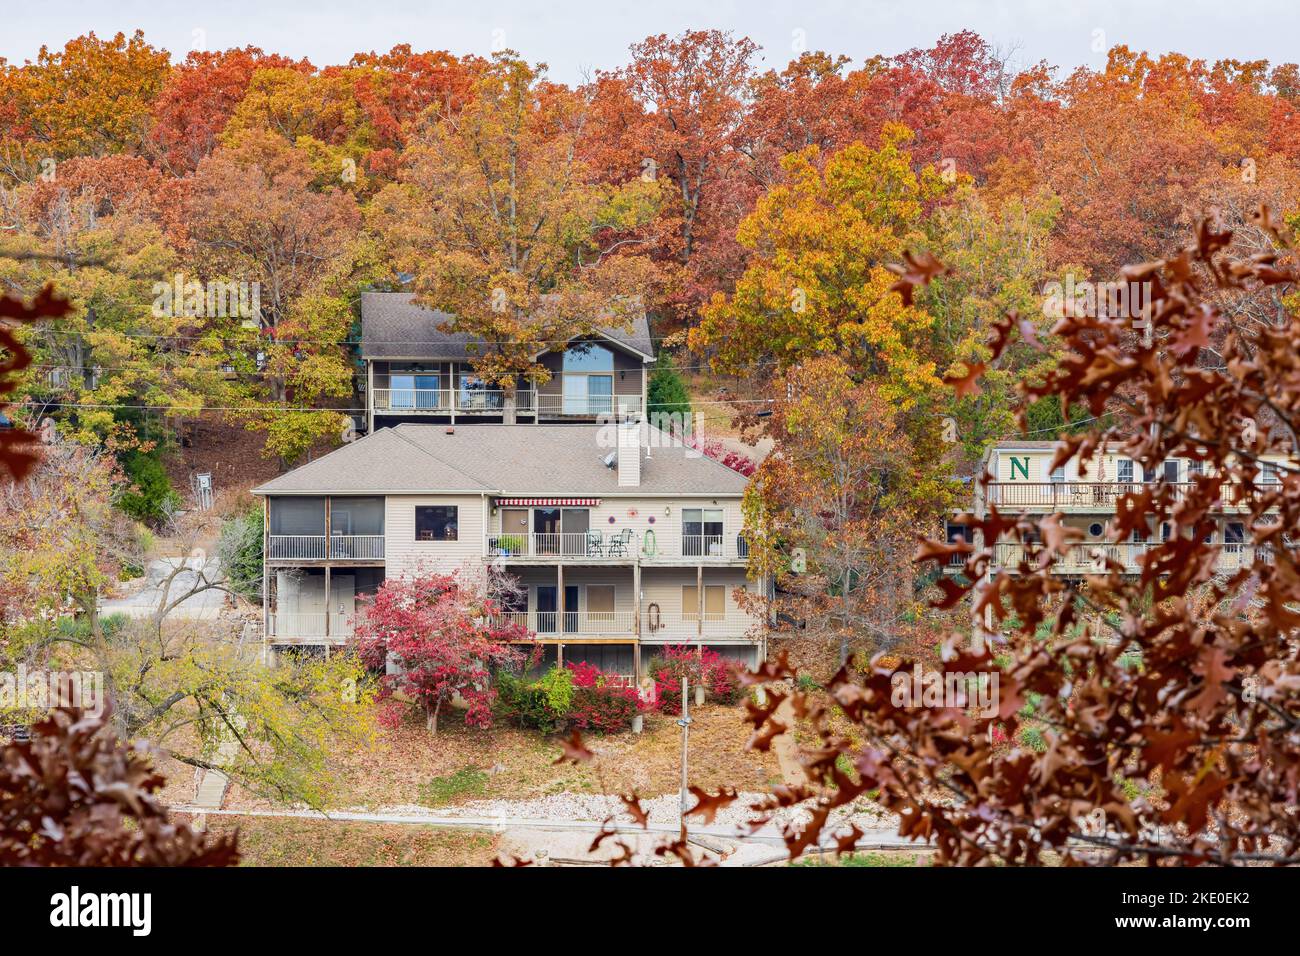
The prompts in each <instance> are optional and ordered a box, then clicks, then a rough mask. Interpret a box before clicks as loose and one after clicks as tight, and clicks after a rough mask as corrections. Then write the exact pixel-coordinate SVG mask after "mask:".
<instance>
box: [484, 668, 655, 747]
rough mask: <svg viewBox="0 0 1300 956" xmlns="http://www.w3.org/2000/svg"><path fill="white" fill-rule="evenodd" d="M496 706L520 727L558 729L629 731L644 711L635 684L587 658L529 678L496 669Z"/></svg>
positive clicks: (544, 729)
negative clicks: (621, 682)
mask: <svg viewBox="0 0 1300 956" xmlns="http://www.w3.org/2000/svg"><path fill="white" fill-rule="evenodd" d="M496 684H497V705H498V707H499V709H500V711H501V712H502V714H503V715H504V716H505V717H506V718H507V719H509V720H511V721H512V722H514V723H515V724H517V725H518V726H520V727H528V728H531V729H533V730H541V731H544V732H547V733H559V732H562V731H565V730H567V729H569V728H571V727H572V728H576V729H578V730H587V731H594V732H596V733H601V734H607V733H614V732H617V731H619V730H626V729H627V728H628V727H629V726H630V725H631V723H632V718H633V717H635V716H636V715H637V713H638V711H639V710H640V705H641V701H640V696H639V695H638V694H637V692H636V689H635V688H633V687H627V686H625V685H623V684H620V683H619V682H618V680H617V679H616V678H615V676H614V675H612V674H606V673H605V672H604V671H602V670H601V669H600V668H598V667H594V666H592V665H591V664H587V663H578V664H568V665H566V666H564V667H552V668H551V669H550V670H549V671H547V672H546V673H545V674H544V675H543V676H542V677H541V678H540V679H539V680H536V681H532V682H528V681H525V680H524V679H522V678H520V677H518V676H517V675H515V674H512V673H510V672H509V671H504V670H503V671H501V672H499V673H498V674H497V678H496Z"/></svg>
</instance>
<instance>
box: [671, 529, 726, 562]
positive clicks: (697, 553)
mask: <svg viewBox="0 0 1300 956" xmlns="http://www.w3.org/2000/svg"><path fill="white" fill-rule="evenodd" d="M682 556H683V557H687V558H725V557H727V536H726V535H722V534H684V535H682Z"/></svg>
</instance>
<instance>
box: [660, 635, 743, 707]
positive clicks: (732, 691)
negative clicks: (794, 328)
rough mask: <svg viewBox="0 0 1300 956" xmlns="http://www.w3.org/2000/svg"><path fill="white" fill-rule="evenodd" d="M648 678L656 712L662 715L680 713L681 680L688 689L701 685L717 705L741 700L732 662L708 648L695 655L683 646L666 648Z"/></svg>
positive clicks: (693, 649)
mask: <svg viewBox="0 0 1300 956" xmlns="http://www.w3.org/2000/svg"><path fill="white" fill-rule="evenodd" d="M650 676H651V677H653V678H654V682H655V709H656V710H658V711H659V712H660V713H661V714H677V713H681V709H682V678H683V677H685V678H686V681H687V684H688V685H689V686H690V687H695V686H697V685H700V684H703V685H704V689H705V691H706V692H707V693H708V695H709V698H710V699H711V700H713V701H715V702H716V703H719V704H734V703H735V702H736V701H737V700H739V699H740V680H739V678H738V677H737V676H736V664H735V662H733V661H730V660H727V658H725V657H723V656H722V655H721V654H719V653H718V652H717V651H712V650H709V649H708V648H704V650H703V651H701V652H698V653H697V651H696V649H695V648H694V647H689V646H684V645H681V646H671V645H670V646H668V647H665V648H664V651H663V656H662V657H656V658H654V659H653V660H652V661H651V662H650Z"/></svg>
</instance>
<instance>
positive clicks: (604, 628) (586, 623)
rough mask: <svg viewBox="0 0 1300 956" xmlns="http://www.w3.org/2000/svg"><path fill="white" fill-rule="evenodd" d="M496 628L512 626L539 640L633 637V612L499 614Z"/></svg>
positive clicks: (517, 612)
mask: <svg viewBox="0 0 1300 956" xmlns="http://www.w3.org/2000/svg"><path fill="white" fill-rule="evenodd" d="M494 620H495V621H496V622H497V623H498V624H499V625H502V624H514V625H517V626H518V627H522V628H524V629H525V630H527V631H528V632H529V633H531V634H537V635H538V636H540V637H543V638H545V637H549V636H551V635H559V636H565V637H568V636H573V637H632V636H633V635H634V634H635V633H636V627H635V625H636V612H635V611H565V612H563V613H561V612H559V611H509V612H506V613H503V614H498V615H497V616H496V617H495V618H494Z"/></svg>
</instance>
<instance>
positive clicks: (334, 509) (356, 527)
mask: <svg viewBox="0 0 1300 956" xmlns="http://www.w3.org/2000/svg"><path fill="white" fill-rule="evenodd" d="M383 533H384V499H383V498H331V499H330V534H331V535H361V534H369V535H379V534H383Z"/></svg>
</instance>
